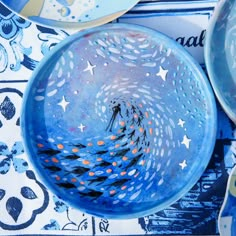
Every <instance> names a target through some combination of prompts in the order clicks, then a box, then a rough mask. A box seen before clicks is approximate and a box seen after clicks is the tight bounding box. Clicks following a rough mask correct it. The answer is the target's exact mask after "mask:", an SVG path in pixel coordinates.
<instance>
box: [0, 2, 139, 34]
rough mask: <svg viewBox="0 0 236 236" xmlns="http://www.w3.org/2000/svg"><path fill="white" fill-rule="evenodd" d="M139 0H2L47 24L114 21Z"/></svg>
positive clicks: (73, 25) (63, 25)
mask: <svg viewBox="0 0 236 236" xmlns="http://www.w3.org/2000/svg"><path fill="white" fill-rule="evenodd" d="M138 1H139V0H118V1H117V0H112V1H109V3H108V2H107V1H105V0H37V1H35V0H18V1H17V2H16V1H15V0H1V2H2V3H4V4H5V5H6V6H7V7H9V8H10V9H11V10H13V11H14V12H16V13H18V14H20V15H21V16H22V17H25V18H27V19H29V20H32V21H34V22H36V23H38V24H41V25H46V26H48V27H60V28H76V29H83V28H90V27H94V26H97V25H101V24H104V23H107V22H109V21H112V20H114V19H116V18H118V17H119V16H121V15H123V14H124V13H125V12H127V11H128V10H129V9H131V8H132V7H133V6H134V5H136V3H138Z"/></svg>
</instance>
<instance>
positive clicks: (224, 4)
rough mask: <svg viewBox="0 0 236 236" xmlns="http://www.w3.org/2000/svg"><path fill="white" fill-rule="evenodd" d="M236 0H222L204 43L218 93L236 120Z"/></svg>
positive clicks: (215, 89)
mask: <svg viewBox="0 0 236 236" xmlns="http://www.w3.org/2000/svg"><path fill="white" fill-rule="evenodd" d="M235 23H236V1H235V0H227V1H225V0H223V1H220V3H219V4H218V6H217V8H216V10H215V11H214V14H213V17H212V19H211V23H210V25H209V29H208V31H207V37H206V43H205V60H206V66H207V71H208V73H209V77H210V80H211V83H212V86H213V89H214V91H215V93H216V96H217V98H218V100H219V102H220V103H221V105H222V107H223V108H224V110H225V112H226V113H227V114H228V116H229V117H230V118H231V119H232V121H233V122H234V123H236V61H235V55H236V47H235V46H236V39H235V33H236V27H235Z"/></svg>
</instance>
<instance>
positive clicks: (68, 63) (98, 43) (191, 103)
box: [21, 24, 216, 218]
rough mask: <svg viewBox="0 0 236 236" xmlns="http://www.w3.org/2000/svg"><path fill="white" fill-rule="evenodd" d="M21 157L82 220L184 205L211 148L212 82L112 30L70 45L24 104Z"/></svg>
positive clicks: (168, 45)
mask: <svg viewBox="0 0 236 236" xmlns="http://www.w3.org/2000/svg"><path fill="white" fill-rule="evenodd" d="M21 127H22V133H23V138H24V141H25V146H26V149H27V151H28V153H29V156H30V158H31V161H32V163H33V164H34V166H35V168H36V170H37V171H38V172H39V174H40V175H41V177H42V179H43V180H44V182H45V184H46V185H47V186H48V187H49V188H50V189H51V190H52V191H53V192H54V193H55V194H57V195H58V196H59V197H60V198H62V199H63V200H65V201H66V202H68V203H70V204H71V205H72V206H74V207H76V208H78V209H80V210H82V211H85V212H87V213H90V214H93V215H97V216H101V217H108V218H133V217H139V216H144V215H147V214H151V213H154V212H157V211H158V210H161V209H163V208H165V207H167V206H169V205H170V204H172V203H173V202H175V201H176V200H177V199H179V198H180V197H182V196H183V194H185V193H186V192H187V191H188V190H190V188H191V187H192V186H193V185H194V184H195V183H196V181H197V180H198V179H199V178H200V176H201V175H202V173H203V171H204V170H205V168H206V166H207V164H208V162H209V160H210V157H211V154H212V151H213V147H214V144H215V134H216V107H215V101H214V96H213V93H212V90H211V88H210V85H209V83H208V80H207V78H206V76H205V74H204V72H203V71H202V70H201V68H200V66H199V65H198V64H197V63H196V62H195V60H194V59H193V58H192V57H191V56H190V55H189V54H188V53H187V52H186V51H185V49H183V47H182V46H180V45H179V44H177V43H176V42H175V41H174V40H171V39H170V38H168V37H167V36H165V35H163V34H161V33H158V32H157V31H154V30H151V29H148V28H146V27H142V26H136V25H129V24H108V25H105V26H100V27H96V28H93V29H90V30H86V31H83V32H80V33H78V34H76V35H74V36H70V37H69V38H68V39H66V40H65V41H64V42H62V43H60V44H59V45H58V46H56V47H55V49H54V50H53V51H52V52H51V53H50V54H49V55H48V56H47V57H46V58H44V59H43V61H42V63H41V64H40V65H39V66H38V67H37V69H36V71H35V72H34V75H33V77H32V79H31V81H30V83H29V85H28V88H27V90H26V93H25V94H24V103H23V111H22V116H21Z"/></svg>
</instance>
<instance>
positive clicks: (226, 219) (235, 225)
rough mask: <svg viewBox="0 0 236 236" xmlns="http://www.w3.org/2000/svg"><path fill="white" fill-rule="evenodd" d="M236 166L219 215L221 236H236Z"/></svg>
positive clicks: (230, 177)
mask: <svg viewBox="0 0 236 236" xmlns="http://www.w3.org/2000/svg"><path fill="white" fill-rule="evenodd" d="M235 216H236V166H235V167H234V168H233V169H232V171H231V174H230V176H229V180H228V185H227V188H226V194H225V199H224V203H223V205H222V207H221V211H220V215H219V230H220V235H224V236H234V235H235V232H236V221H235V219H236V218H235Z"/></svg>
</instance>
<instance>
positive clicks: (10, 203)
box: [6, 197, 23, 222]
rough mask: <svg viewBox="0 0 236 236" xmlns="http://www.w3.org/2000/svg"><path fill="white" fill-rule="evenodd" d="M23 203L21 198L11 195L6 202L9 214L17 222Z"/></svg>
mask: <svg viewBox="0 0 236 236" xmlns="http://www.w3.org/2000/svg"><path fill="white" fill-rule="evenodd" d="M22 208H23V205H22V202H21V201H20V199H18V198H16V197H11V198H9V199H8V200H7V202H6V209H7V212H8V213H9V215H10V216H11V217H12V218H13V219H14V221H15V222H17V220H18V217H19V216H20V214H21V211H22Z"/></svg>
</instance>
